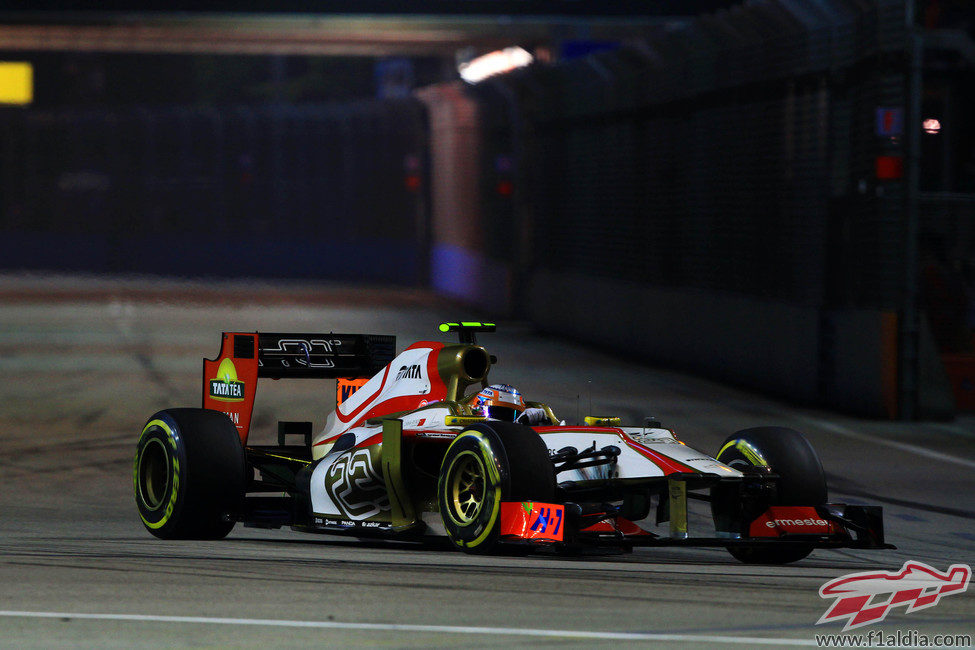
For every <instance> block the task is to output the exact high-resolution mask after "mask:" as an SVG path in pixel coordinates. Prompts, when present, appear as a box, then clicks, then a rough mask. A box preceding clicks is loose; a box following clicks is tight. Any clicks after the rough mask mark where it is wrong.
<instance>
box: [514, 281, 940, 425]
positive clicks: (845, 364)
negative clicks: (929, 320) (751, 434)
mask: <svg viewBox="0 0 975 650" xmlns="http://www.w3.org/2000/svg"><path fill="white" fill-rule="evenodd" d="M530 295H531V299H530V300H529V302H528V305H527V308H528V312H529V316H530V318H531V320H532V321H533V322H534V323H535V324H536V325H537V326H538V327H539V328H541V329H543V330H546V331H550V332H555V333H559V334H563V335H568V336H571V337H573V338H576V339H579V340H582V341H587V342H591V343H594V344H597V345H600V346H601V347H605V348H608V349H615V350H618V351H625V352H627V353H630V354H634V355H636V356H637V357H639V358H641V359H644V360H649V361H653V362H656V363H663V364H666V365H669V366H673V367H678V368H684V369H687V370H690V371H693V372H696V373H700V374H702V375H706V376H710V377H714V378H717V379H721V380H724V381H730V382H732V383H736V384H740V385H743V386H748V387H751V388H756V389H758V390H760V391H762V392H764V393H767V394H772V395H777V396H780V397H783V398H786V399H789V400H790V401H795V402H799V403H805V404H810V405H818V406H825V407H827V408H832V409H836V410H840V411H845V412H848V413H854V414H857V415H863V416H868V417H882V418H893V417H896V416H897V363H898V360H897V321H896V317H895V315H894V314H892V313H890V312H883V311H879V310H869V309H849V310H832V311H827V310H823V309H821V308H818V307H814V306H800V305H795V304H789V303H784V302H778V301H772V300H769V301H766V300H759V299H756V298H753V297H749V296H742V295H734V294H728V293H718V292H708V291H699V290H680V289H661V288H657V287H652V286H645V285H638V284H629V285H623V284H620V283H618V282H616V281H613V280H606V279H600V278H593V277H588V276H584V275H581V274H571V273H555V272H551V271H540V272H536V273H534V274H533V276H532V281H531V291H530ZM923 329H924V331H923V332H922V345H921V348H922V359H921V369H922V383H921V386H920V391H919V392H920V395H919V398H920V399H919V402H920V413H921V415H922V417H931V418H944V417H951V415H952V412H953V402H952V400H951V396H950V386H949V385H948V382H947V379H946V377H945V374H944V369H943V366H942V365H941V361H940V358H938V356H937V354H936V350H935V348H934V346H933V343H932V342H931V341H930V335H929V334H927V333H926V332H927V330H926V328H923Z"/></svg>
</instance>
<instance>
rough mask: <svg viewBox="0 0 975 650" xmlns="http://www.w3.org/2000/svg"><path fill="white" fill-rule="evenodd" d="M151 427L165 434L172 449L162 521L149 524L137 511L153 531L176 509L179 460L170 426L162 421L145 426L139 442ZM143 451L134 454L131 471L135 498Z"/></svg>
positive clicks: (137, 490)
mask: <svg viewBox="0 0 975 650" xmlns="http://www.w3.org/2000/svg"><path fill="white" fill-rule="evenodd" d="M153 427H159V428H160V429H162V430H163V431H165V432H166V438H167V440H169V446H170V447H172V448H173V480H172V481H170V494H169V503H167V504H166V509H165V511H164V512H163V516H162V519H160V520H159V521H157V522H151V521H149V520H148V519H146V518H145V516H143V514H142V511H141V510H140V511H139V517H140V518H141V519H142V523H144V524H145V525H146V526H148V527H149V528H152V529H153V530H155V529H158V528H162V527H163V526H165V525H166V522H167V521H169V519H170V518H171V517H172V516H173V508H174V507H176V498H177V497H178V496H179V458H178V457H177V455H176V436H175V435H174V434H173V430H172V428H170V426H169V425H168V424H167V423H166V422H163V421H162V420H158V419H157V420H150V421H149V423H148V424H146V427H145V428H144V429H143V430H142V434H141V436H140V441H141V438H142V436H144V435H146V432H148V431H149V430H150V429H152V428H153ZM144 450H145V449H144V448H143V449H141V450H140V451H139V453H138V454H136V458H135V467H134V468H133V471H132V481H133V487H134V488H135V491H136V496H138V494H139V461H140V460H141V459H142V452H143V451H144Z"/></svg>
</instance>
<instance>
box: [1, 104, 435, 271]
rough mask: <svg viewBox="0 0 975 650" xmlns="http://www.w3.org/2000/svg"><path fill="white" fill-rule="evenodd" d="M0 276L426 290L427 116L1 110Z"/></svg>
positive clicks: (311, 109)
mask: <svg viewBox="0 0 975 650" xmlns="http://www.w3.org/2000/svg"><path fill="white" fill-rule="evenodd" d="M0 136H2V138H3V156H2V158H0V269H8V270H30V271H45V270H47V271H51V270H53V271H80V272H87V273H126V274H129V273H134V274H153V275H168V276H191V277H200V276H216V277H232V278H234V277H235V278H246V277H255V276H256V277H282V278H312V279H318V280H322V279H324V280H365V281H372V282H391V283H395V284H417V283H420V282H423V281H425V279H426V270H425V268H426V257H427V251H426V248H425V241H426V240H425V238H424V236H423V233H424V228H423V223H424V220H425V213H424V209H425V208H424V205H425V203H424V201H425V199H424V193H425V188H424V182H425V180H424V178H423V175H424V166H425V164H426V163H425V160H426V151H425V147H426V146H427V138H426V114H425V110H424V108H423V106H422V104H421V103H420V102H418V101H416V100H412V99H411V100H403V101H392V100H389V101H383V102H379V101H365V102H356V103H352V104H342V105H334V106H331V105H314V106H304V107H292V106H284V105H268V106H231V107H192V106H168V107H167V106H161V107H160V106H157V107H141V106H132V107H116V108H105V107H87V108H71V107H65V108H60V109H33V108H30V107H28V108H17V109H3V110H0Z"/></svg>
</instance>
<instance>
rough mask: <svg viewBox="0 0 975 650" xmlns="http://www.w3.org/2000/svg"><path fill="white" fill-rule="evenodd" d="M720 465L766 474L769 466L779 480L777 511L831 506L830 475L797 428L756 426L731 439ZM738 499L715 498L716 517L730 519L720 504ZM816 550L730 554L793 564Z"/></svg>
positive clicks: (742, 549) (740, 549) (738, 549)
mask: <svg viewBox="0 0 975 650" xmlns="http://www.w3.org/2000/svg"><path fill="white" fill-rule="evenodd" d="M715 458H717V460H718V461H720V462H722V463H724V464H725V465H728V466H729V467H732V468H734V469H737V470H739V471H742V472H745V473H749V472H758V471H766V470H763V469H762V468H764V467H768V468H770V469H771V471H772V472H773V473H774V474H777V475H778V476H779V479H778V481H777V482H776V493H775V497H774V499H772V501H771V502H770V503H769V505H773V506H818V505H822V504H824V503H826V501H827V492H826V475H825V473H824V472H823V464H822V463H821V462H820V460H819V456H817V455H816V451H815V450H814V449H813V448H812V445H810V444H809V441H808V440H806V438H805V437H804V436H803V435H802V434H801V433H799V432H798V431H795V430H793V429H786V428H784V427H756V428H753V429H744V430H742V431H739V432H738V433H735V434H734V435H732V436H729V437H728V438H727V439H726V440H725V441H724V444H722V445H721V451H719V452H718V455H717V456H716V457H715ZM733 501H735V500H734V499H732V500H729V499H727V498H721V497H719V496H717V495H714V494H712V507H713V508H714V513H713V514H714V518H715V521H716V522H717V521H718V520H719V519H722V518H724V519H725V520H726V519H727V514H726V513H721V512H718V511H717V508H716V507H715V506H716V504H724V505H725V506H728V505H730V504H731V502H733ZM812 550H813V546H812V545H811V544H810V545H803V546H788V547H786V546H783V547H781V548H775V547H769V546H765V547H761V546H754V547H749V546H729V547H728V552H729V553H731V555H732V556H733V557H735V558H736V559H738V560H740V561H742V562H744V563H746V564H788V563H790V562H796V561H798V560H801V559H803V558H804V557H806V556H807V555H809V554H810V553H811V552H812Z"/></svg>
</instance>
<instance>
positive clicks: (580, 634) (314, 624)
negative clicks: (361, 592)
mask: <svg viewBox="0 0 975 650" xmlns="http://www.w3.org/2000/svg"><path fill="white" fill-rule="evenodd" d="M0 616H5V617H19V618H56V619H76V620H94V621H129V622H135V623H180V624H186V623H197V624H201V625H235V626H239V625H254V626H266V627H290V628H302V627H303V628H313V629H333V630H334V629H339V630H361V631H373V632H420V633H436V634H484V635H494V636H530V637H542V638H569V639H618V640H622V641H675V642H686V643H718V644H727V643H738V644H742V645H778V646H783V645H790V646H808V647H816V641H814V640H812V639H788V638H781V639H774V638H770V637H745V636H719V635H708V634H667V633H656V632H603V631H599V630H551V629H535V628H525V629H513V628H509V627H473V626H464V625H413V624H406V623H345V622H340V621H295V620H280V619H267V618H220V617H208V616H155V615H151V614H86V613H79V612H27V611H13V610H0Z"/></svg>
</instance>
